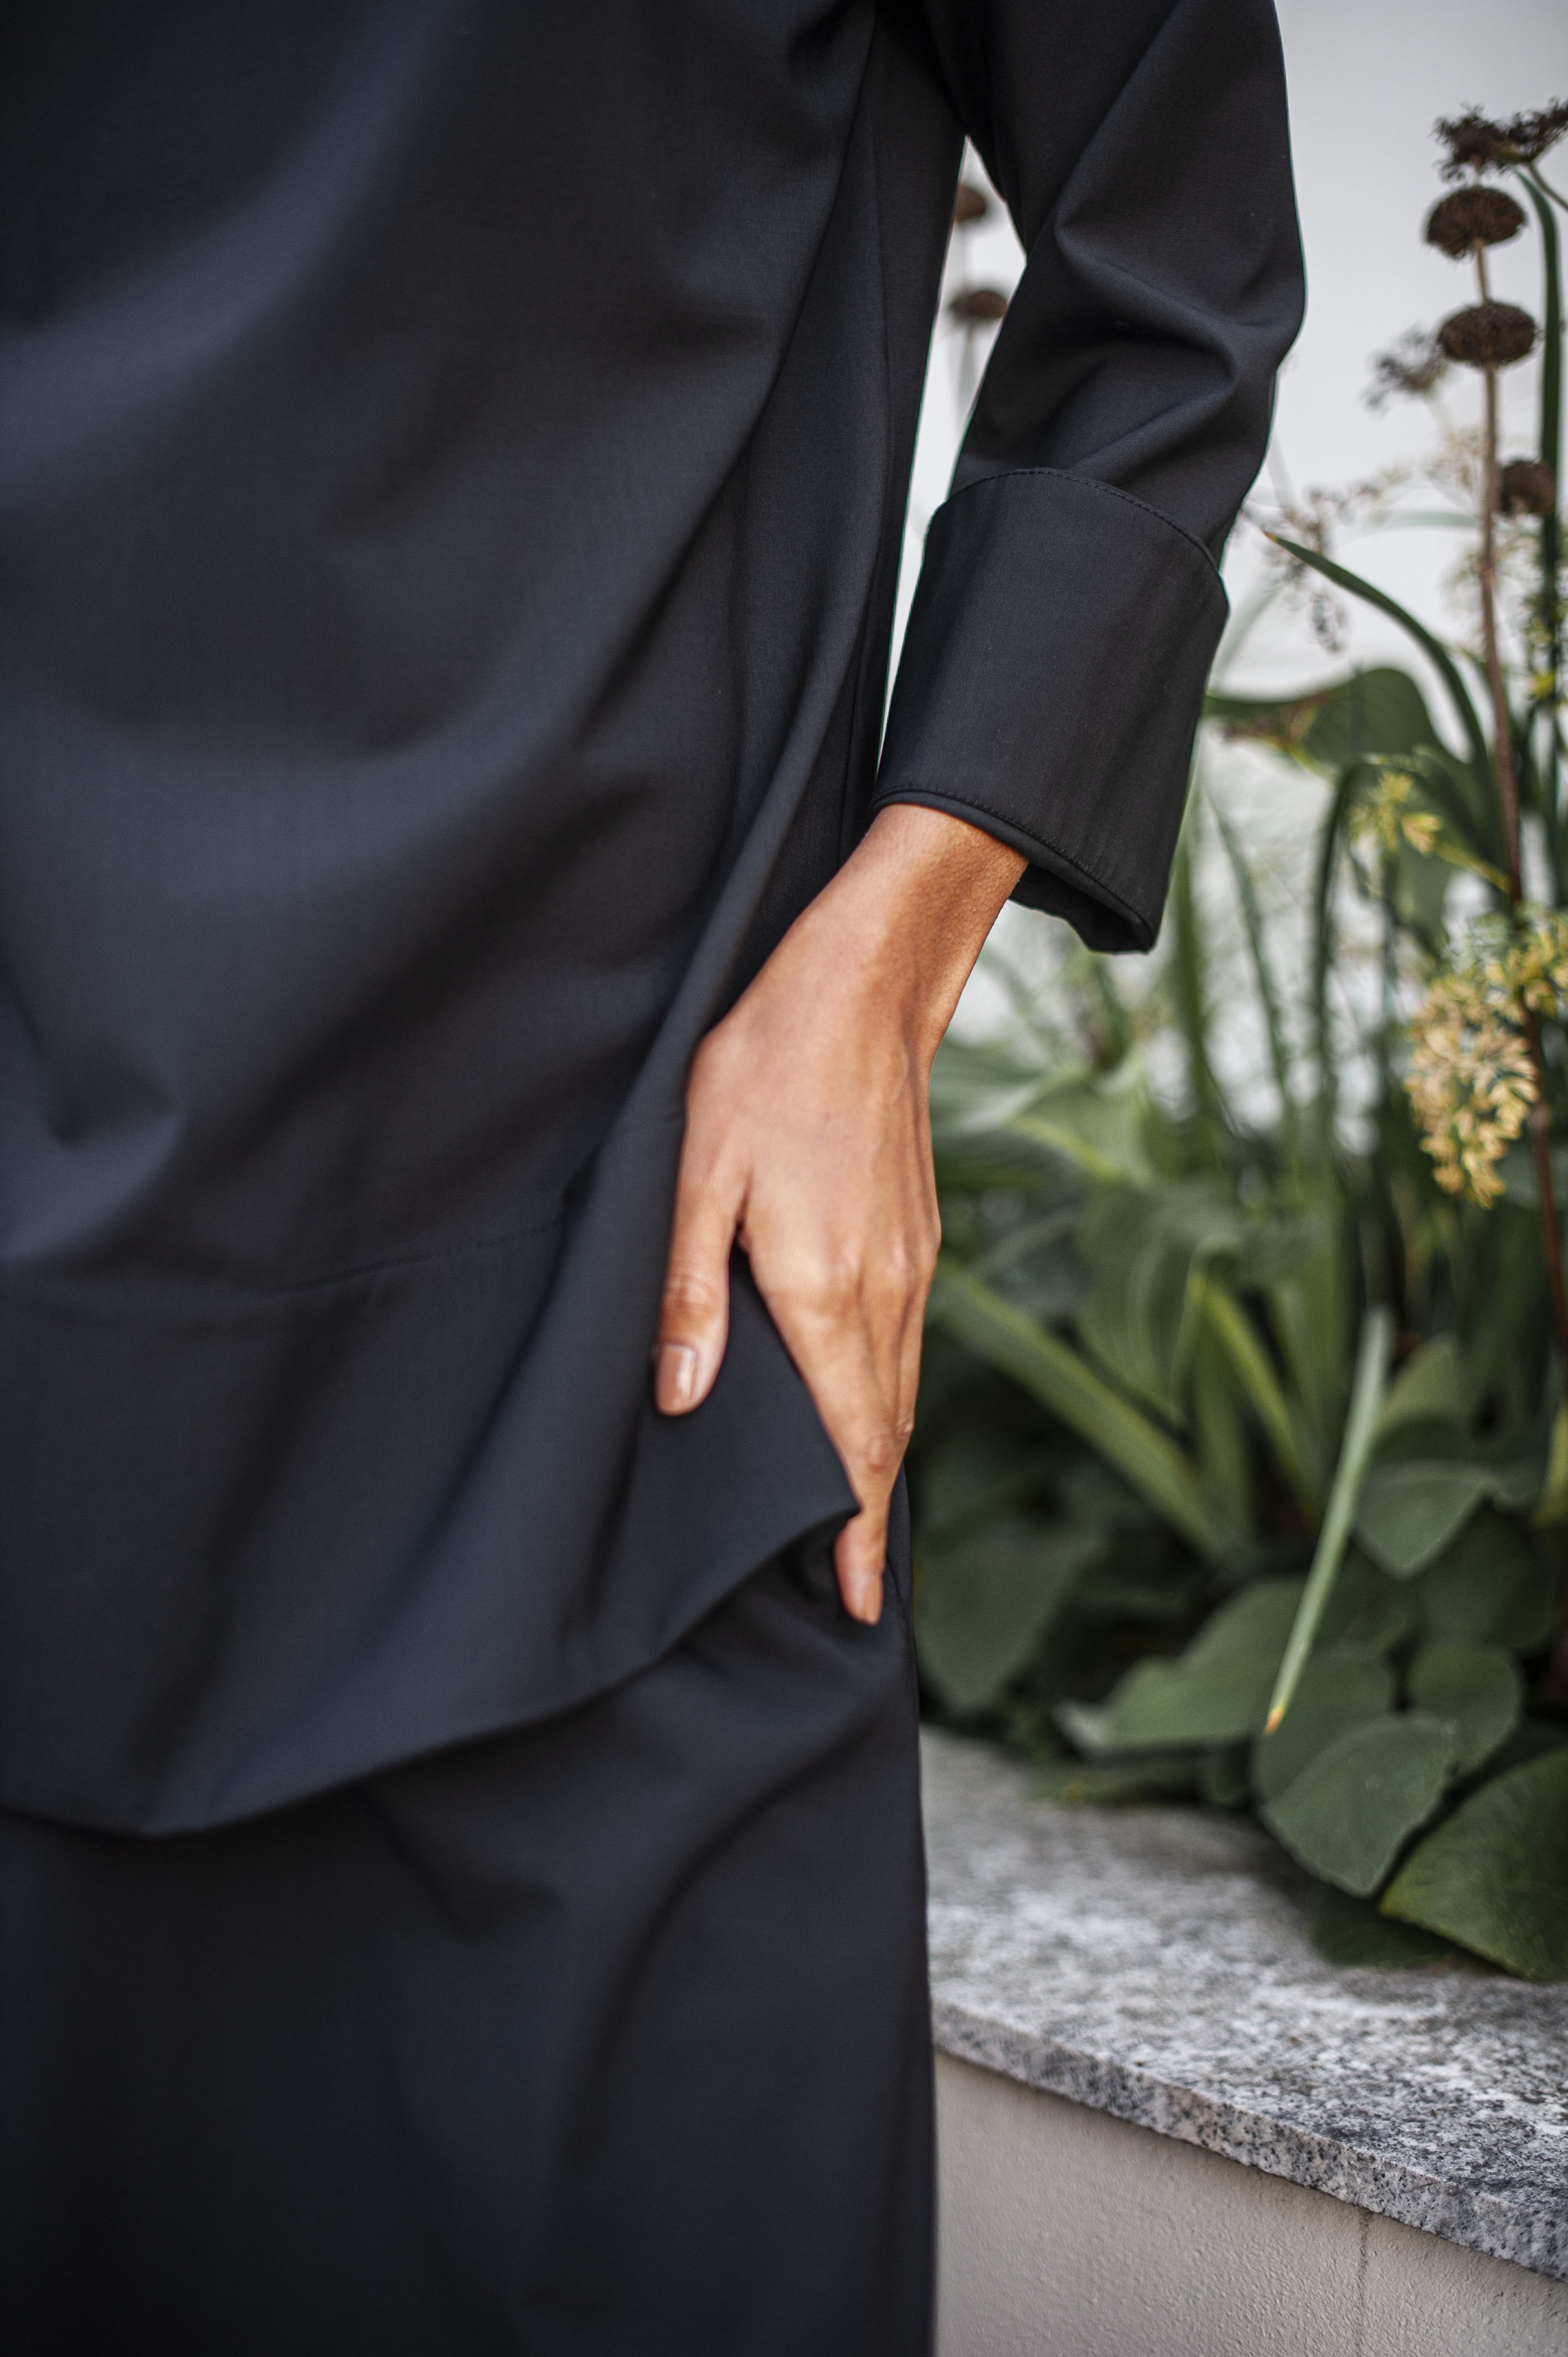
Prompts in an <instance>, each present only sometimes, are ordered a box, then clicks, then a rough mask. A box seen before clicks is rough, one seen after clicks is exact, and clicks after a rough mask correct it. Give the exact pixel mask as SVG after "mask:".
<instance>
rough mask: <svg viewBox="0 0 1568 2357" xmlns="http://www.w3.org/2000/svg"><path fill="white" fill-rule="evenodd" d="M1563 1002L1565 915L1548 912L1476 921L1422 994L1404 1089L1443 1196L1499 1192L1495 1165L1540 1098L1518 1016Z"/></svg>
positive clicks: (1484, 1199) (1492, 1197) (1488, 1199)
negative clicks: (1452, 959)
mask: <svg viewBox="0 0 1568 2357" xmlns="http://www.w3.org/2000/svg"><path fill="white" fill-rule="evenodd" d="M1564 999H1568V916H1564V915H1563V914H1561V913H1560V912H1559V911H1557V910H1556V909H1528V910H1523V911H1521V912H1520V920H1518V921H1515V922H1513V923H1510V922H1509V920H1508V919H1506V918H1505V919H1487V920H1482V921H1481V922H1480V923H1479V924H1477V926H1476V927H1475V928H1474V930H1473V931H1472V932H1471V934H1470V936H1469V938H1468V940H1467V942H1466V943H1465V945H1464V947H1463V948H1462V950H1461V952H1460V953H1459V955H1458V957H1457V958H1456V960H1455V963H1454V965H1453V966H1452V968H1451V969H1450V970H1449V971H1448V972H1447V973H1446V974H1439V975H1438V976H1437V978H1436V980H1435V981H1434V983H1433V984H1432V985H1431V987H1430V988H1429V989H1428V991H1427V993H1426V996H1425V997H1424V998H1423V1001H1422V1003H1421V1006H1420V1007H1419V1008H1418V1009H1417V1011H1416V1014H1415V1017H1414V1019H1413V1021H1412V1023H1411V1026H1410V1040H1411V1060H1410V1069H1409V1071H1408V1072H1407V1073H1406V1075H1405V1088H1406V1091H1407V1092H1408V1094H1409V1096H1410V1101H1411V1104H1412V1108H1413V1110H1414V1113H1415V1115H1416V1118H1417V1120H1418V1121H1419V1122H1420V1124H1421V1129H1422V1144H1423V1146H1424V1147H1425V1149H1426V1151H1427V1153H1428V1154H1430V1155H1431V1157H1432V1158H1433V1161H1434V1163H1435V1165H1436V1170H1435V1174H1434V1175H1435V1177H1436V1179H1437V1183H1438V1185H1439V1186H1440V1187H1442V1188H1444V1189H1445V1190H1446V1191H1447V1193H1449V1194H1450V1195H1468V1196H1469V1197H1470V1198H1471V1199H1472V1200H1473V1201H1475V1202H1477V1203H1495V1202H1496V1201H1497V1200H1498V1197H1499V1196H1500V1195H1501V1194H1502V1192H1503V1181H1502V1178H1501V1175H1500V1171H1499V1168H1498V1166H1499V1164H1500V1163H1501V1161H1502V1158H1503V1157H1504V1155H1505V1154H1506V1153H1507V1152H1508V1149H1509V1146H1510V1145H1511V1144H1512V1143H1513V1141H1514V1139H1515V1138H1517V1137H1519V1136H1520V1135H1521V1134H1522V1133H1523V1130H1524V1126H1525V1124H1526V1123H1527V1121H1528V1120H1529V1118H1530V1107H1531V1106H1532V1105H1533V1104H1534V1103H1535V1101H1536V1097H1537V1094H1538V1088H1537V1082H1536V1078H1535V1071H1534V1067H1533V1065H1532V1064H1531V1061H1530V1051H1529V1049H1528V1047H1527V1045H1526V1042H1525V1037H1524V1028H1523V1018H1524V1015H1525V1012H1526V1010H1527V1009H1529V1010H1530V1012H1532V1013H1534V1014H1536V1015H1552V1014H1559V1013H1561V1011H1562V1008H1563V1002H1564Z"/></svg>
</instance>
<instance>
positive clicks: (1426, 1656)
mask: <svg viewBox="0 0 1568 2357" xmlns="http://www.w3.org/2000/svg"><path fill="white" fill-rule="evenodd" d="M1410 1698H1411V1701H1412V1703H1413V1704H1414V1705H1415V1706H1416V1708H1417V1709H1418V1710H1425V1711H1430V1712H1431V1713H1432V1715H1433V1717H1434V1718H1446V1719H1448V1720H1450V1721H1451V1722H1452V1724H1453V1726H1454V1727H1455V1730H1456V1735H1457V1740H1458V1747H1459V1750H1458V1757H1457V1759H1456V1760H1455V1763H1454V1764H1455V1772H1456V1773H1457V1774H1459V1775H1461V1776H1468V1775H1469V1774H1470V1773H1471V1771H1472V1770H1474V1769H1477V1768H1478V1767H1479V1766H1480V1764H1481V1762H1482V1760H1487V1759H1489V1758H1490V1757H1491V1755H1492V1753H1493V1752H1494V1751H1495V1750H1496V1749H1497V1748H1498V1744H1499V1743H1501V1742H1503V1741H1504V1740H1505V1739H1506V1738H1507V1737H1509V1735H1511V1734H1512V1733H1513V1730H1514V1728H1515V1727H1517V1726H1518V1724H1519V1719H1520V1712H1521V1711H1522V1710H1523V1708H1524V1680H1523V1679H1522V1678H1521V1677H1520V1674H1519V1664H1518V1663H1516V1662H1515V1660H1514V1658H1513V1656H1512V1654H1511V1653H1505V1652H1503V1650H1502V1648H1501V1646H1500V1645H1466V1644H1463V1643H1458V1644H1455V1643H1449V1644H1445V1645H1423V1647H1422V1650H1421V1652H1419V1653H1418V1654H1417V1655H1416V1657H1415V1659H1414V1661H1413V1662H1412V1663H1411V1667H1410Z"/></svg>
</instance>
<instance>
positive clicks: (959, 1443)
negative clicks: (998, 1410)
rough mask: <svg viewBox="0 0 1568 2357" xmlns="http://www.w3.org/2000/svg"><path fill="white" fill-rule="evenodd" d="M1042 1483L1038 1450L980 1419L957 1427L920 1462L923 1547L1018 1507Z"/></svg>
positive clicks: (928, 1451)
mask: <svg viewBox="0 0 1568 2357" xmlns="http://www.w3.org/2000/svg"><path fill="white" fill-rule="evenodd" d="M1040 1480H1041V1467H1040V1462H1039V1449H1038V1447H1037V1446H1035V1445H1030V1443H1028V1442H1026V1441H1025V1440H1024V1439H1023V1438H1022V1437H1021V1436H1019V1435H1018V1434H1015V1433H1010V1432H1006V1431H998V1430H996V1429H995V1428H994V1427H993V1426H990V1425H985V1424H982V1423H981V1422H980V1421H979V1420H978V1418H972V1419H966V1420H964V1421H962V1422H959V1423H955V1424H953V1425H952V1426H950V1427H949V1429H948V1430H947V1431H946V1432H944V1433H943V1434H942V1435H941V1437H940V1439H939V1440H938V1441H936V1443H935V1444H934V1445H933V1446H932V1447H930V1448H928V1449H926V1451H925V1452H924V1454H923V1455H922V1457H921V1459H920V1485H919V1497H920V1523H919V1534H920V1538H921V1542H922V1544H928V1543H934V1542H936V1541H937V1540H939V1539H940V1538H942V1537H945V1536H947V1535H949V1534H951V1533H952V1532H954V1531H956V1530H961V1529H963V1528H964V1527H965V1526H967V1525H969V1524H972V1523H977V1522H982V1521H983V1520H985V1518H986V1517H987V1516H988V1515H991V1514H993V1513H995V1512H996V1511H997V1510H998V1508H1000V1507H1002V1506H1010V1505H1015V1504H1016V1502H1017V1501H1018V1500H1019V1499H1020V1498H1021V1497H1023V1496H1025V1495H1026V1494H1027V1492H1028V1491H1030V1490H1032V1489H1037V1488H1038V1487H1039V1486H1040Z"/></svg>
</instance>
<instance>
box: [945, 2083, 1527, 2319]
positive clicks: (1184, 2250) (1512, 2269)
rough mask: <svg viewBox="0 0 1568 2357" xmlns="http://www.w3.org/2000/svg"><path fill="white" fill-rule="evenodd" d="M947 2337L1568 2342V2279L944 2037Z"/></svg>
mask: <svg viewBox="0 0 1568 2357" xmlns="http://www.w3.org/2000/svg"><path fill="white" fill-rule="evenodd" d="M937 2118H938V2146H939V2156H940V2224H939V2242H938V2250H939V2260H938V2315H939V2322H938V2330H937V2357H1264V2352H1268V2357H1565V2353H1568V2285H1565V2284H1560V2283H1555V2282H1552V2280H1551V2279H1550V2278H1549V2277H1547V2276H1539V2275H1533V2274H1531V2273H1530V2272H1529V2271H1528V2270H1527V2269H1526V2268H1523V2267H1516V2266H1509V2264H1508V2263H1507V2262H1506V2261H1505V2260H1501V2259H1489V2258H1486V2257H1484V2256H1483V2255H1481V2254H1480V2253H1479V2252H1477V2251H1467V2250H1462V2249H1460V2248H1459V2247H1458V2245H1457V2244H1453V2243H1444V2242H1441V2241H1439V2240H1438V2239H1437V2237H1436V2236H1434V2235H1432V2234H1423V2233H1418V2232H1417V2230H1416V2229H1415V2228H1414V2227H1413V2226H1402V2225H1396V2224H1395V2223H1394V2222H1393V2221H1392V2220H1391V2219H1388V2218H1377V2217H1373V2216H1372V2215H1370V2213H1369V2212H1367V2211H1365V2210H1357V2209H1354V2208H1352V2207H1351V2205H1350V2204H1349V2203H1348V2202H1344V2201H1332V2200H1331V2199H1330V2198H1329V2196H1328V2195H1327V2194H1326V2193H1315V2192H1310V2191H1308V2190H1306V2189H1305V2187H1303V2186H1299V2185H1290V2184H1287V2183H1286V2182H1285V2180H1284V2179H1283V2178H1278V2177H1266V2176H1264V2175H1263V2174H1262V2171H1260V2170H1257V2169H1243V2168H1241V2167H1240V2165H1239V2164H1238V2163H1237V2162H1235V2161H1233V2160H1225V2159H1222V2158H1220V2156H1219V2154H1218V2153H1212V2152H1204V2151H1202V2150H1200V2149H1199V2148H1198V2147H1197V2146H1196V2145H1186V2144H1177V2143H1176V2142H1174V2141H1173V2140H1172V2139H1171V2138H1169V2137H1167V2136H1155V2134H1154V2133H1153V2132H1152V2131H1151V2130H1150V2129H1148V2128H1141V2127H1133V2126H1129V2125H1128V2124H1127V2122H1126V2121H1124V2120H1116V2119H1112V2118H1111V2117H1109V2116H1108V2115H1106V2114H1105V2113H1102V2112H1092V2111H1086V2110H1085V2109H1083V2108H1082V2107H1081V2106H1080V2105H1079V2104H1070V2103H1068V2102H1066V2101H1065V2100H1064V2099H1063V2098H1062V2097H1061V2096H1059V2095H1042V2094H1037V2093H1035V2091H1034V2090H1033V2089H1032V2088H1028V2087H1022V2086H1019V2085H1018V2084H1017V2083H1015V2081H1013V2080H1011V2079H1004V2078H1002V2077H1000V2076H998V2075H997V2074H996V2073H994V2072H989V2071H981V2070H977V2069H975V2068H974V2066H973V2065H972V2064H971V2063H968V2062H957V2061H953V2060H952V2059H951V2058H950V2057H949V2056H947V2055H945V2054H940V2055H939V2056H938V2057H937Z"/></svg>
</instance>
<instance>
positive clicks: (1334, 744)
mask: <svg viewBox="0 0 1568 2357" xmlns="http://www.w3.org/2000/svg"><path fill="white" fill-rule="evenodd" d="M1439 741H1440V739H1439V737H1438V734H1437V730H1436V729H1435V727H1434V726H1433V721H1432V715H1431V714H1430V713H1429V712H1428V710H1427V708H1426V699H1425V697H1424V696H1423V694H1422V692H1421V690H1420V688H1419V687H1417V685H1416V683H1415V682H1414V680H1413V679H1412V677H1411V675H1410V673H1409V672H1407V671H1400V670H1398V669H1396V668H1395V667H1394V666H1393V665H1392V664H1378V665H1377V666H1376V667H1375V668H1374V669H1372V670H1370V671H1361V672H1357V673H1354V674H1353V675H1352V676H1351V677H1350V678H1349V679H1347V680H1343V681H1342V682H1341V683H1340V684H1339V685H1338V686H1337V688H1335V689H1334V690H1333V691H1332V693H1331V694H1328V695H1326V697H1325V698H1324V700H1323V702H1322V703H1321V704H1320V705H1318V707H1317V710H1316V712H1315V713H1314V715H1313V716H1312V720H1311V723H1310V725H1309V726H1308V728H1307V730H1306V733H1305V737H1304V738H1303V740H1302V749H1303V751H1304V752H1305V754H1306V755H1307V758H1308V759H1310V760H1314V761H1316V762H1318V763H1319V764H1320V765H1321V767H1322V768H1324V769H1326V770H1343V769H1344V768H1346V766H1347V765H1348V763H1349V762H1351V761H1364V760H1365V759H1367V757H1368V756H1369V754H1370V755H1377V754H1386V755H1391V756H1393V757H1395V758H1397V757H1398V756H1399V755H1400V754H1402V753H1413V752H1414V751H1415V750H1416V749H1417V748H1418V747H1420V746H1423V745H1436V744H1438V743H1439Z"/></svg>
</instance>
